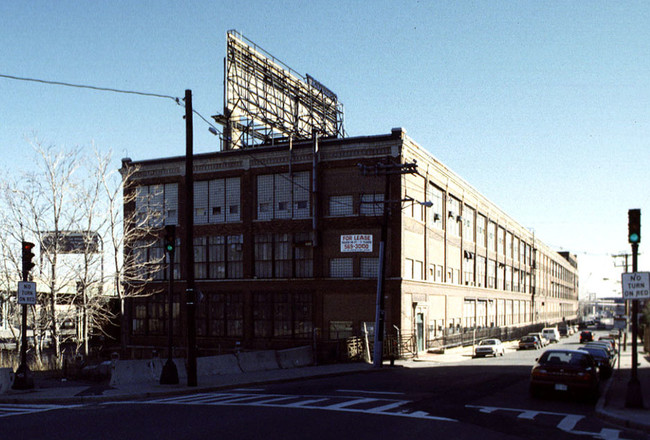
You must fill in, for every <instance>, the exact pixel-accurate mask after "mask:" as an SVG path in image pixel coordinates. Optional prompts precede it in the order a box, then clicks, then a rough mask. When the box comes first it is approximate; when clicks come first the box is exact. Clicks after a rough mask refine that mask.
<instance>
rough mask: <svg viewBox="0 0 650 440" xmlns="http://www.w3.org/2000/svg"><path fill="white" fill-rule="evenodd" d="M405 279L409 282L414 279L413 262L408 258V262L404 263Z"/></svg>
mask: <svg viewBox="0 0 650 440" xmlns="http://www.w3.org/2000/svg"><path fill="white" fill-rule="evenodd" d="M404 278H406V279H408V280H412V279H413V260H411V259H410V258H407V259H406V261H404Z"/></svg>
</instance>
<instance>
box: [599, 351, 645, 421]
mask: <svg viewBox="0 0 650 440" xmlns="http://www.w3.org/2000/svg"><path fill="white" fill-rule="evenodd" d="M638 348H639V351H638V356H637V357H638V359H637V360H638V364H639V365H638V366H637V378H638V379H639V382H640V384H641V394H642V396H643V403H644V408H626V407H625V403H626V397H627V392H628V391H627V388H628V383H629V382H630V378H631V374H632V370H631V369H632V344H631V343H628V344H627V350H625V351H622V350H619V351H620V353H619V356H620V365H621V366H620V369H618V368H617V369H616V370H614V374H613V375H612V378H611V379H610V380H608V381H607V383H606V384H605V387H604V388H603V389H602V390H601V396H600V399H599V400H598V404H597V405H596V413H597V414H598V416H599V417H600V418H602V419H604V420H606V421H608V422H611V423H614V424H616V425H622V426H626V427H628V428H632V429H638V430H643V431H646V432H650V410H649V408H650V354H649V353H644V352H642V351H641V350H643V345H641V343H639V347H638ZM616 366H617V367H618V361H617V364H616Z"/></svg>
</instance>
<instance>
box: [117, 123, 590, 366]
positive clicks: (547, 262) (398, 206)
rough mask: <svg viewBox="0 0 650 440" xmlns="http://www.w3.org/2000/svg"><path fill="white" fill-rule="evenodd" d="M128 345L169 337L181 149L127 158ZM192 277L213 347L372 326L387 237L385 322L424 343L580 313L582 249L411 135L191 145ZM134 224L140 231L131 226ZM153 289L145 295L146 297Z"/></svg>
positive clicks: (177, 311)
mask: <svg viewBox="0 0 650 440" xmlns="http://www.w3.org/2000/svg"><path fill="white" fill-rule="evenodd" d="M122 172H123V175H125V176H128V177H126V186H125V188H126V189H125V196H126V197H125V200H126V201H127V202H126V203H125V207H124V209H125V218H132V219H133V220H132V222H131V224H130V226H133V227H135V229H136V230H137V229H138V228H139V229H146V232H145V233H143V234H141V235H139V236H138V237H137V239H136V238H130V239H129V236H128V235H127V246H126V256H127V258H128V259H127V261H131V263H130V264H131V266H132V273H135V274H136V275H140V276H141V277H142V279H143V280H147V281H146V282H144V283H141V285H140V287H139V288H140V289H142V292H141V294H140V295H139V296H137V297H134V298H131V299H130V300H129V302H128V304H127V307H126V312H125V313H126V315H127V319H126V320H125V321H126V322H128V325H129V329H128V334H129V335H130V340H129V344H131V345H133V346H145V347H148V346H153V347H164V346H165V342H166V335H167V321H166V316H167V312H166V310H167V309H166V307H167V306H166V303H167V299H166V298H167V296H166V292H167V289H168V288H169V286H168V281H167V280H168V276H169V274H168V271H166V270H165V264H164V249H163V238H162V234H164V226H165V225H176V226H177V228H176V229H177V236H178V237H183V236H184V235H183V228H184V226H183V225H184V224H185V221H184V217H183V214H182V213H184V212H185V210H184V207H185V200H184V197H183V194H184V193H185V186H184V184H185V177H184V157H175V158H163V159H155V160H145V161H138V162H133V161H131V160H130V159H125V160H124V161H123V168H122ZM193 178H194V219H193V220H194V243H193V252H194V273H195V280H196V288H197V289H198V291H199V292H200V294H199V298H200V301H199V303H198V305H197V309H196V320H197V321H196V330H197V343H198V346H199V348H200V349H201V351H202V352H204V353H212V352H218V351H222V350H226V349H230V348H232V347H235V346H240V347H244V348H283V347H290V346H298V345H305V344H311V343H314V342H315V341H334V340H339V339H343V338H347V337H349V336H354V335H361V334H363V332H364V331H368V332H370V333H372V332H373V331H374V324H375V311H376V297H377V283H378V274H379V273H380V270H379V267H380V262H381V261H382V260H381V259H380V242H381V241H382V226H384V227H385V232H386V240H385V247H384V249H385V252H384V255H385V266H384V268H385V270H384V272H383V277H380V278H382V279H383V286H384V308H385V332H386V333H387V334H394V333H399V335H400V336H401V337H404V336H405V335H408V336H410V337H412V338H413V339H414V340H415V341H416V346H417V350H425V349H427V348H429V347H432V346H433V345H434V344H435V342H436V341H437V340H440V339H441V338H442V337H444V336H445V335H449V334H454V333H462V332H466V331H468V330H469V329H476V328H498V327H524V326H529V325H531V324H555V323H559V322H562V321H563V320H567V321H572V320H574V319H576V317H577V310H578V274H577V261H576V258H575V257H574V256H571V255H568V254H565V255H560V254H558V253H557V252H555V251H553V250H552V249H550V248H549V247H548V246H546V245H544V244H543V243H542V242H540V241H539V240H537V239H536V238H535V236H534V233H532V232H531V231H529V230H528V229H526V228H524V227H523V226H521V225H519V224H518V223H517V222H516V221H515V220H514V219H512V218H511V217H510V216H508V215H507V214H506V213H505V212H503V211H502V210H500V209H499V208H498V207H497V206H495V205H494V204H493V203H491V202H490V201H489V200H488V199H487V198H485V197H484V196H483V195H481V194H480V193H479V192H478V191H477V190H476V189H474V188H473V187H472V186H471V185H469V184H468V183H467V182H465V181H464V180H463V179H462V178H460V177H459V176H457V175H456V174H455V173H453V172H452V171H451V170H449V169H448V168H447V167H446V166H444V165H443V164H442V163H440V162H439V161H438V160H436V159H435V158H434V157H433V156H432V155H431V154H429V153H428V152H427V151H426V150H424V149H423V148H422V147H420V146H418V145H417V144H416V143H415V142H414V141H413V140H411V139H410V138H409V137H408V136H407V135H406V133H405V131H404V130H402V129H393V130H392V132H391V133H390V134H387V135H377V136H367V137H353V138H343V139H341V138H337V139H334V138H332V139H318V138H315V139H312V140H307V141H300V142H280V143H276V144H275V145H261V146H257V147H255V148H248V149H237V150H228V151H221V152H216V153H209V154H201V155H195V158H194V176H193ZM129 230H131V229H130V228H129ZM177 245H178V246H177V252H176V258H175V263H174V277H175V279H176V281H175V282H174V287H173V289H174V292H175V299H174V309H173V310H174V316H175V320H174V326H175V329H174V333H175V334H176V335H178V339H177V345H179V346H182V345H183V341H184V339H182V338H183V334H184V332H185V326H186V324H187V323H186V322H185V313H184V307H185V306H184V298H183V296H184V292H185V286H184V279H185V273H184V270H183V265H182V264H181V262H182V261H183V259H184V255H186V252H188V251H189V249H188V246H187V243H183V242H182V241H181V240H178V239H177ZM142 293H144V294H142Z"/></svg>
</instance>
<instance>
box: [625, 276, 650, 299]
mask: <svg viewBox="0 0 650 440" xmlns="http://www.w3.org/2000/svg"><path fill="white" fill-rule="evenodd" d="M621 285H622V286H623V299H630V300H639V299H648V298H650V272H631V273H624V274H621Z"/></svg>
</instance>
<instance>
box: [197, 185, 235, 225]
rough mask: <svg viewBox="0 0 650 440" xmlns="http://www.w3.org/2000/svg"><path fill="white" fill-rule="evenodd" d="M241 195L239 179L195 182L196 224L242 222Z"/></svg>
mask: <svg viewBox="0 0 650 440" xmlns="http://www.w3.org/2000/svg"><path fill="white" fill-rule="evenodd" d="M240 193H241V190H240V179H239V177H231V178H227V179H214V180H201V181H197V182H194V223H196V224H199V225H200V224H206V223H224V222H238V221H240V217H239V205H240V203H241V202H240Z"/></svg>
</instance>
